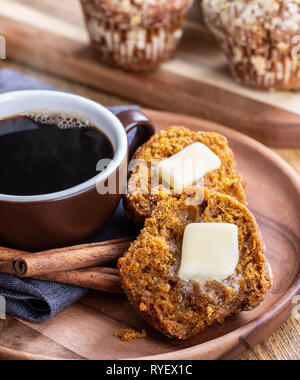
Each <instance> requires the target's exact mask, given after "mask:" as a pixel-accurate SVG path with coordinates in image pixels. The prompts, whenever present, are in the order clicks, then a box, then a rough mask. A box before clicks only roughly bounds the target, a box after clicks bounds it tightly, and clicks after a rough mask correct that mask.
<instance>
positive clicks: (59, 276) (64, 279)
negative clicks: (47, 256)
mask: <svg viewBox="0 0 300 380" xmlns="http://www.w3.org/2000/svg"><path fill="white" fill-rule="evenodd" d="M117 273H118V271H117V269H114V268H101V267H95V268H89V269H80V270H76V271H67V272H56V273H48V274H43V275H39V276H35V277H34V278H35V279H37V280H43V281H51V282H58V283H62V284H67V285H73V286H80V287H83V288H89V289H95V290H100V291H103V292H106V293H112V294H123V290H122V287H121V280H120V278H119V276H118V275H117Z"/></svg>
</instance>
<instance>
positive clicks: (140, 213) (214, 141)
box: [123, 126, 246, 224]
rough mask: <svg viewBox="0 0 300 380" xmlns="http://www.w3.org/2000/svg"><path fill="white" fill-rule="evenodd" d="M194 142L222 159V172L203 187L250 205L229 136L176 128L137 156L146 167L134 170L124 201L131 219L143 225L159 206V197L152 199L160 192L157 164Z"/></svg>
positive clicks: (214, 173)
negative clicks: (155, 177) (155, 178)
mask: <svg viewBox="0 0 300 380" xmlns="http://www.w3.org/2000/svg"><path fill="white" fill-rule="evenodd" d="M194 143H202V144H204V145H205V146H207V147H208V148H209V149H210V150H211V151H212V152H213V153H214V154H215V155H217V156H218V158H219V159H220V160H221V167H220V168H219V169H217V170H214V171H212V172H210V173H208V174H206V175H205V177H204V184H203V186H205V187H206V188H209V189H214V190H216V191H218V192H220V193H224V194H227V195H230V196H232V197H234V198H236V199H237V200H238V201H240V202H242V203H246V196H245V192H244V182H243V179H242V177H241V175H240V174H239V173H238V172H237V170H236V162H235V158H234V154H233V152H232V150H231V149H230V148H229V146H228V140H227V139H226V137H224V136H222V135H220V134H217V133H214V132H193V131H191V130H189V129H187V128H185V127H179V126H174V127H170V128H169V129H167V130H166V131H161V132H158V133H157V134H155V135H154V136H152V137H151V139H150V140H149V141H147V142H146V143H145V144H144V145H143V146H141V147H140V148H139V149H138V150H137V151H136V153H135V155H134V157H133V159H135V160H140V161H141V162H142V163H143V164H141V165H136V166H135V167H133V168H132V170H131V171H130V174H129V178H128V187H127V193H126V195H125V196H124V198H123V201H124V206H125V211H126V214H127V216H128V217H129V219H131V220H132V221H134V222H135V223H138V224H143V223H144V222H145V219H146V218H148V217H149V216H150V215H151V212H152V210H153V208H154V207H155V206H156V203H157V199H158V197H157V196H155V197H153V196H152V195H153V192H157V188H154V187H153V186H152V185H153V173H154V172H155V165H158V164H159V162H160V161H162V160H165V159H167V158H169V157H171V156H173V155H175V154H176V153H178V152H180V151H182V150H183V149H185V148H187V147H189V146H190V145H192V144H194ZM150 167H151V170H150ZM162 185H163V184H162ZM162 187H163V186H162ZM154 190H155V191H154ZM158 192H159V193H160V194H161V195H162V196H167V195H168V194H165V192H164V191H161V192H160V191H158Z"/></svg>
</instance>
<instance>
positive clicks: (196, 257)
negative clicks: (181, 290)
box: [179, 223, 239, 282]
mask: <svg viewBox="0 0 300 380" xmlns="http://www.w3.org/2000/svg"><path fill="white" fill-rule="evenodd" d="M238 263H239V242H238V227H237V226H236V225H234V224H226V223H192V224H189V225H188V226H187V227H186V229H185V231H184V236H183V244H182V258H181V266H180V269H179V278H180V279H181V280H184V281H190V280H194V281H197V282H205V281H210V280H217V281H223V280H225V279H226V278H228V277H229V276H231V275H232V274H234V272H235V269H236V267H237V265H238Z"/></svg>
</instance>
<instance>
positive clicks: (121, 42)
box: [81, 0, 193, 71]
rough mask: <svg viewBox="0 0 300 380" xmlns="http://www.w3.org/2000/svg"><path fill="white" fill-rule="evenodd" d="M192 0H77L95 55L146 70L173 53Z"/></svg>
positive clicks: (107, 61) (107, 60)
mask: <svg viewBox="0 0 300 380" xmlns="http://www.w3.org/2000/svg"><path fill="white" fill-rule="evenodd" d="M192 3H193V0H81V4H82V8H83V11H84V15H85V20H86V24H87V28H88V32H89V34H90V38H91V42H92V46H93V48H94V50H95V51H96V52H97V55H98V56H99V58H100V59H101V60H102V61H103V62H105V63H107V64H109V65H113V66H118V67H121V68H123V69H125V70H132V71H144V70H150V69H153V68H154V67H156V66H157V65H159V64H160V63H162V62H164V61H167V60H168V59H170V58H171V57H172V55H173V54H174V52H175V50H176V48H177V45H178V43H179V41H180V39H181V36H182V27H183V22H184V20H185V18H186V15H187V12H188V10H189V8H190V7H191V5H192Z"/></svg>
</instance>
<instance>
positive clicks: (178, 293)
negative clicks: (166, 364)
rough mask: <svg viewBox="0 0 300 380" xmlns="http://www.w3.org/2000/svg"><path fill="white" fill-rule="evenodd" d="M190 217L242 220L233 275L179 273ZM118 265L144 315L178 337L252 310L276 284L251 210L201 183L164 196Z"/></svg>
mask: <svg viewBox="0 0 300 380" xmlns="http://www.w3.org/2000/svg"><path fill="white" fill-rule="evenodd" d="M190 223H230V224H235V225H237V226H238V229H239V232H238V237H239V254H240V257H239V263H238V266H237V267H236V270H235V273H234V274H233V275H231V276H229V277H228V278H227V279H225V280H223V281H217V280H213V281H207V282H202V283H200V282H195V281H183V280H181V279H180V278H179V276H178V271H179V268H180V263H181V255H182V240H183V234H184V231H185V228H186V226H187V225H188V224H190ZM199 249H201V247H199ZM118 268H119V273H120V278H121V281H122V286H123V288H124V290H125V293H126V295H127V297H128V299H129V301H130V302H131V303H132V305H133V306H134V307H135V308H136V310H137V311H138V312H139V313H140V315H141V316H142V317H143V318H144V319H145V320H146V321H147V322H149V323H150V324H152V325H153V326H154V327H155V328H157V329H158V330H159V331H161V332H162V333H163V334H165V335H166V336H168V337H171V338H178V339H187V338H189V337H191V336H193V335H195V334H196V333H198V332H200V331H202V330H204V329H205V328H206V327H208V326H211V325H213V324H214V323H222V322H223V321H224V320H225V318H227V317H229V316H231V315H233V314H235V313H238V312H240V311H247V310H252V309H253V308H255V307H257V306H258V305H259V304H260V303H261V302H262V300H263V299H264V297H265V296H266V294H267V291H268V289H269V288H270V287H271V286H272V278H271V271H270V268H269V264H268V261H267V259H266V256H265V246H264V244H263V241H262V237H261V234H260V232H259V229H258V225H257V223H256V221H255V218H254V217H253V215H252V214H251V213H250V211H249V210H248V209H247V208H246V207H245V206H244V205H242V204H241V203H239V202H238V201H236V200H235V199H233V198H231V197H229V196H227V195H224V194H220V193H216V192H214V191H212V190H207V189H199V188H190V189H186V190H185V192H184V193H183V194H181V195H179V194H173V195H171V196H170V195H169V196H168V197H167V198H165V199H162V200H160V201H159V202H158V204H157V206H156V207H155V209H154V211H153V213H152V215H151V217H150V218H148V219H147V221H146V223H145V227H144V229H143V230H142V231H141V234H140V236H139V237H138V238H137V240H136V241H135V242H133V243H132V244H131V246H130V248H129V250H128V252H127V253H126V254H125V255H124V256H123V257H122V258H121V259H119V263H118Z"/></svg>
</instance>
